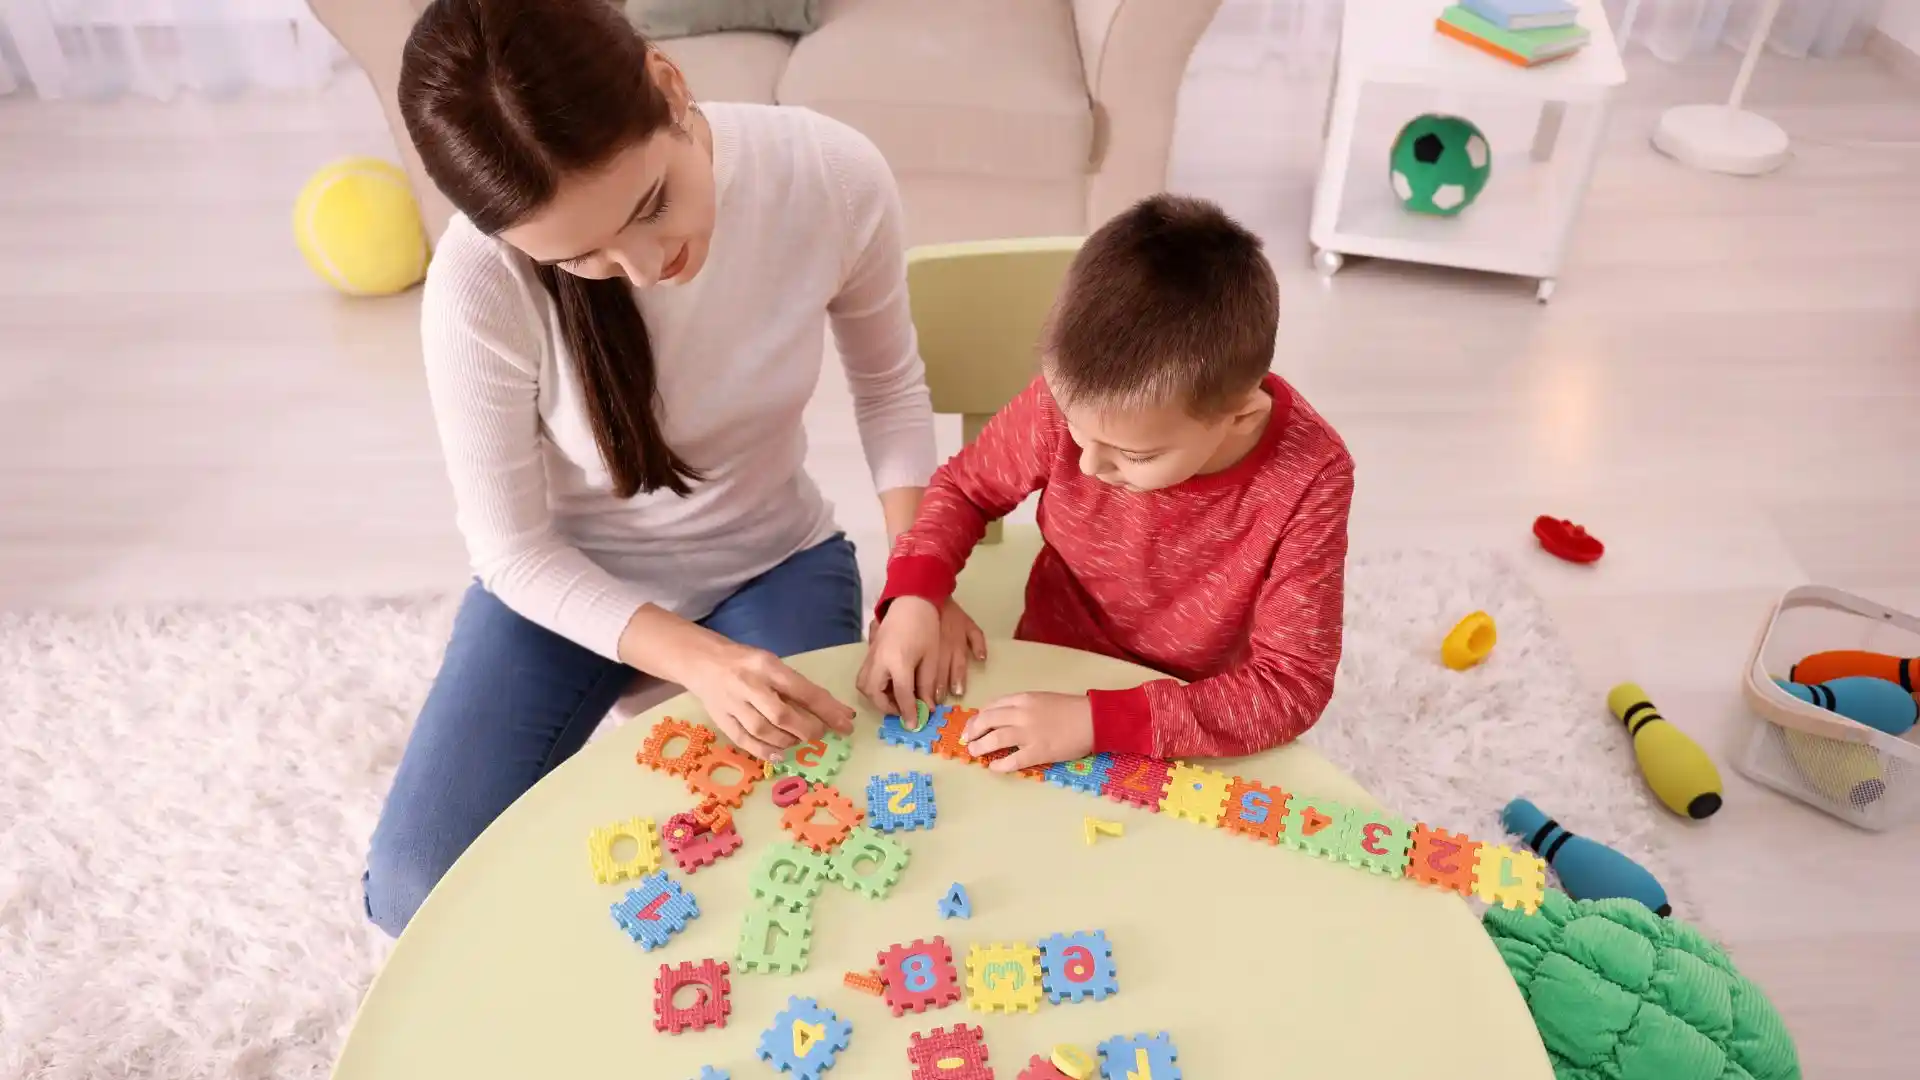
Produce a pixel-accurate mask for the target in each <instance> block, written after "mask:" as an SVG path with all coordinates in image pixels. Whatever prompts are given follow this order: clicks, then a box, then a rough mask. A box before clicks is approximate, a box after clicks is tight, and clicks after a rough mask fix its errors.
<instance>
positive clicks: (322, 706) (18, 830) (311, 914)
mask: <svg viewBox="0 0 1920 1080" xmlns="http://www.w3.org/2000/svg"><path fill="white" fill-rule="evenodd" d="M1348 583H1349V594H1350V600H1349V606H1348V617H1349V627H1348V631H1347V643H1346V662H1345V664H1344V665H1343V667H1342V669H1341V675H1340V683H1339V690H1338V693H1337V694H1336V695H1335V699H1334V702H1335V703H1334V705H1333V707H1332V709H1331V711H1330V712H1329V714H1328V716H1327V717H1326V718H1325V719H1324V720H1323V721H1322V722H1321V724H1320V725H1319V727H1318V728H1316V729H1315V731H1314V732H1313V733H1312V735H1311V736H1310V738H1311V740H1312V742H1313V743H1315V744H1316V745H1317V746H1319V747H1320V749H1321V750H1322V751H1324V752H1325V753H1327V754H1328V755H1329V756H1330V757H1332V758H1333V759H1334V760H1336V761H1338V762H1340V763H1342V764H1343V765H1345V766H1346V767H1347V768H1348V769H1350V770H1351V771H1352V772H1353V773H1354V775H1355V776H1356V777H1357V778H1358V779H1359V780H1360V781H1361V783H1363V784H1364V785H1365V786H1366V787H1368V788H1369V789H1370V790H1372V791H1373V792H1374V793H1375V794H1377V795H1378V796H1379V797H1380V798H1381V799H1382V800H1383V801H1384V802H1385V803H1386V804H1387V805H1389V806H1391V807H1394V808H1395V809H1397V810H1398V811H1400V812H1401V813H1403V814H1406V815H1408V816H1416V817H1421V818H1425V819H1427V820H1430V821H1432V822H1434V823H1435V824H1443V825H1445V826H1446V827H1448V828H1451V829H1453V830H1455V831H1465V832H1468V833H1470V834H1472V835H1475V836H1478V837H1481V838H1484V839H1493V838H1498V837H1499V836H1500V835H1501V834H1500V830H1499V826H1498V822H1497V818H1496V814H1497V813H1498V811H1499V808H1500V807H1501V806H1502V805H1503V804H1504V803H1505V802H1506V800H1507V799H1508V798H1510V797H1512V796H1514V795H1520V794H1527V795H1531V796H1533V797H1534V798H1535V799H1536V801H1538V802H1539V803H1540V805H1541V806H1542V808H1544V809H1546V810H1547V812H1548V813H1550V814H1555V815H1559V816H1560V817H1561V819H1562V820H1564V821H1566V822H1568V823H1569V824H1571V825H1572V827H1573V828H1574V829H1575V831H1578V832H1585V833H1588V834H1589V835H1593V836H1595V837H1596V838H1597V839H1602V840H1605V841H1607V842H1610V843H1612V844H1614V845H1616V846H1618V847H1620V848H1622V849H1623V850H1625V851H1627V852H1628V853H1630V854H1632V855H1634V856H1635V857H1637V858H1640V859H1641V860H1642V861H1643V862H1644V863H1645V864H1646V865H1647V867H1648V868H1649V869H1650V870H1652V871H1653V872H1654V874H1655V875H1656V876H1658V877H1660V879H1661V880H1662V881H1663V882H1665V883H1666V885H1667V887H1668V890H1669V892H1670V893H1672V894H1674V895H1675V897H1676V901H1675V904H1676V910H1677V912H1678V913H1679V914H1682V915H1686V914H1688V911H1687V909H1686V907H1685V904H1684V899H1683V898H1684V894H1685V890H1684V888H1683V887H1682V885H1681V882H1680V881H1679V879H1678V875H1677V874H1676V868H1675V867H1674V866H1672V865H1670V864H1669V863H1668V862H1667V861H1666V860H1665V859H1664V858H1662V857H1661V854H1660V852H1659V851H1658V850H1657V847H1656V841H1655V836H1656V834H1655V826H1656V823H1657V820H1658V819H1657V817H1656V811H1655V808H1654V804H1653V803H1652V801H1651V800H1650V799H1649V797H1648V796H1647V795H1645V794H1644V789H1643V787H1642V785H1641V783H1640V781H1639V778H1638V775H1637V773H1636V772H1635V770H1634V766H1633V761H1632V757H1631V754H1630V752H1629V750H1628V748H1627V745H1626V740H1625V739H1624V738H1622V737H1621V734H1620V732H1619V731H1618V730H1617V728H1616V726H1615V725H1613V724H1611V723H1609V722H1608V718H1607V716H1606V713H1605V708H1604V705H1603V703H1602V701H1601V698H1600V697H1599V696H1598V694H1597V693H1594V692H1588V691H1585V690H1583V689H1581V688H1580V686H1579V685H1578V680H1577V678H1576V676H1575V674H1574V670H1573V667H1572V665H1571V663H1570V662H1569V659H1568V657H1567V655H1566V652H1565V648H1564V646H1563V644H1562V643H1561V641H1560V639H1559V638H1558V636H1557V635H1556V634H1555V632H1554V629H1553V627H1552V625H1551V623H1550V621H1549V620H1548V618H1547V617H1546V614H1545V612H1544V610H1543V608H1542V606H1541V604H1540V602H1539V600H1538V598H1537V597H1536V596H1535V595H1534V594H1533V593H1532V591H1531V590H1530V589H1529V588H1528V587H1527V586H1526V585H1525V583H1524V582H1523V581H1522V580H1521V578H1520V576H1519V575H1518V573H1516V572H1515V570H1514V569H1513V568H1512V567H1510V566H1508V565H1507V564H1505V563H1504V562H1503V561H1501V560H1500V559H1499V558H1498V557H1496V556H1491V555H1487V556H1441V555H1434V554H1427V553H1414V552H1408V553H1399V554H1388V555H1381V556H1364V557H1358V558H1356V559H1355V560H1354V561H1353V563H1352V565H1351V568H1350V571H1349V578H1348ZM453 603H454V601H453V600H452V599H451V598H433V599H422V600H406V601H392V602H372V601H367V602H347V601H330V602H323V603H285V604H266V605H253V606H247V607H241V608H233V609H205V610H200V609H189V608H178V609H167V610H155V611H140V612H115V613H102V614H43V615H3V614H0V725H3V726H4V730H5V733H6V739H5V746H4V750H5V753H4V754H0V837H3V838H0V983H3V985H4V990H3V991H0V1077H4V1078H6V1080H13V1078H23V1080H24V1078H28V1077H32V1078H34V1080H82V1078H84V1080H116V1078H121V1077H127V1078H131V1077H140V1078H142V1080H151V1078H172V1077H182V1078H185V1077H193V1078H221V1080H225V1078H244V1080H266V1078H269V1077H271V1078H275V1080H295V1078H308V1077H313V1078H319V1077H325V1076H326V1075H327V1073H328V1071H329V1069H330V1067H331V1064H332V1060H333V1055H334V1053H335V1051H336V1049H337V1047H338V1046H339V1044H340V1040H341V1039H342V1037H343V1036H344V1034H345V1030H346V1027H347V1025H348V1024H349V1023H350V1022H351V1020H352V1017H353V1010H354V1007H355V1004H356V1003H357V1001H358V999H359V996H360V994H361V992H362V990H363V989H364V988H365V987H366V985H367V983H368V980H369V979H370V978H371V976H372V974H373V972H374V970H375V968H376V967H377V965H378V964H379V962H380V959H381V957H382V956H383V954H384V950H385V943H384V939H383V938H382V937H381V936H380V935H379V934H378V932H376V931H374V930H372V929H371V928H370V927H368V926H367V925H366V923H365V921H364V919H363V917H362V907H361V901H360V892H359V889H360V871H361V858H362V855H363V853H364V851H365V846H366V839H367V836H368V835H369V834H370V832H371V831H372V828H373V823H374V817H375V814H376V813H377V812H378V810H379V806H380V801H381V798H382V797H383V795H384V793H385V790H386V784H387V780H388V777H389V776H390V775H391V773H392V770H393V768H394V766H395V764H396V763H397V762H398V760H399V756H400V749H401V746H402V743H403V740H404V738H405V736H406V732H407V727H408V725H409V723H410V722H411V719H412V716H413V712H414V710H415V709H416V707H417V706H418V704H419V702H420V700H421V699H422V697H423V696H424V695H425V693H426V688H427V684H428V681H429V679H430V678H431V677H432V675H433V672H434V669H435V666H436V664H437V661H438V658H439V654H440V650H441V648H442V646H443V644H444V640H445V634H446V630H447V627H448V626H449V625H450V623H451V619H452V613H453ZM1476 608H1484V609H1485V610H1487V611H1489V612H1491V613H1492V614H1493V616H1494V617H1495V619H1496V620H1497V622H1498V624H1499V634H1500V640H1499V645H1498V647H1497V648H1496V650H1495V652H1494V655H1493V657H1492V659H1491V660H1489V661H1488V662H1487V663H1486V664H1484V665H1482V666H1481V667H1480V668H1479V669H1476V670H1474V671H1471V672H1468V673H1465V674H1455V673H1453V672H1449V671H1447V670H1446V669H1444V668H1442V667H1441V666H1440V664H1439V661H1438V647H1439V641H1440V638H1441V636H1442V635H1444V634H1445V632H1446V630H1447V629H1448V628H1450V627H1451V626H1452V625H1453V623H1454V622H1455V621H1456V620H1457V619H1458V618H1459V617H1460V616H1461V615H1463V614H1465V613H1466V612H1468V611H1472V610H1474V609H1476Z"/></svg>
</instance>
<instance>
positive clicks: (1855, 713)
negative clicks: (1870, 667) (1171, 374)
mask: <svg viewBox="0 0 1920 1080" xmlns="http://www.w3.org/2000/svg"><path fill="white" fill-rule="evenodd" d="M1773 681H1774V683H1775V684H1776V685H1778V686H1779V687H1780V689H1782V690H1785V691H1786V692H1787V693H1789V694H1792V695H1793V696H1794V697H1797V698H1799V699H1800V700H1801V701H1804V702H1807V703H1808V704H1811V705H1817V706H1819V707H1820V708H1822V709H1825V710H1827V711H1828V712H1836V713H1839V714H1840V715H1841V716H1844V717H1846V718H1847V719H1849V720H1853V721H1856V722H1858V723H1862V724H1865V725H1867V726H1868V727H1870V728H1874V729H1877V730H1879V731H1884V732H1886V733H1887V734H1889V735H1904V734H1906V733H1907V730H1908V729H1909V728H1911V727H1913V724H1914V720H1915V719H1916V716H1915V714H1916V713H1920V705H1916V704H1915V702H1914V699H1913V695H1912V694H1909V693H1907V691H1906V689H1905V688H1903V687H1902V686H1901V685H1900V684H1899V683H1896V682H1888V681H1887V680H1886V679H1876V678H1874V677H1873V676H1871V675H1848V676H1846V677H1845V678H1840V679H1828V680H1827V681H1826V682H1822V683H1797V682H1788V681H1787V680H1785V679H1782V678H1780V677H1779V676H1775V677H1774V680H1773Z"/></svg>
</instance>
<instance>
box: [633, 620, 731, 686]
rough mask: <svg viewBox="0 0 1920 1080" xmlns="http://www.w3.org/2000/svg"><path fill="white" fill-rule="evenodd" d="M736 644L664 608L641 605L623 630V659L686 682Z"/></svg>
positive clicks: (638, 668) (657, 674) (660, 675)
mask: <svg viewBox="0 0 1920 1080" xmlns="http://www.w3.org/2000/svg"><path fill="white" fill-rule="evenodd" d="M731 644H733V642H732V641H731V640H729V639H728V638H727V637H726V636H724V635H722V634H717V633H715V632H714V631H712V630H709V629H707V628H706V627H704V626H701V625H700V624H699V623H696V622H690V621H688V620H687V619H683V618H681V617H680V616H678V615H675V614H674V613H673V612H671V611H668V610H666V609H665V608H662V607H658V606H656V605H654V604H642V605H641V606H640V607H639V608H637V609H635V610H634V613H633V616H632V618H629V619H628V620H627V626H626V629H624V630H622V631H620V645H619V650H620V662H621V663H623V664H625V665H627V666H628V667H630V668H633V669H634V670H636V671H643V672H645V673H647V674H648V675H652V676H654V677H656V678H659V679H664V680H666V681H667V682H671V683H678V684H680V685H681V686H685V685H687V682H688V679H689V678H690V677H691V674H692V672H693V671H695V670H697V669H698V668H700V667H701V666H703V665H705V664H706V663H708V662H710V661H711V660H712V658H713V657H714V655H715V654H717V653H718V652H720V651H721V650H722V649H724V648H726V647H727V646H729V645H731Z"/></svg>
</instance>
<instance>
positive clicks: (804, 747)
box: [767, 731, 853, 784]
mask: <svg viewBox="0 0 1920 1080" xmlns="http://www.w3.org/2000/svg"><path fill="white" fill-rule="evenodd" d="M852 754H853V742H852V741H851V740H850V739H848V738H847V737H846V736H845V735H842V734H840V733H839V732H837V731H829V732H826V733H824V734H822V735H821V736H820V737H819V738H817V739H815V740H813V741H812V742H809V743H801V744H800V745H799V746H796V747H794V748H793V749H791V750H789V751H787V754H786V756H785V757H783V758H781V759H780V760H779V761H776V762H774V763H773V764H771V765H769V766H767V771H768V772H770V773H772V774H773V775H775V776H797V777H799V778H801V779H802V780H805V781H806V782H807V783H809V784H831V783H833V778H834V777H836V776H838V775H840V767H841V766H842V765H845V764H846V763H847V758H848V757H850V756H851V755H852Z"/></svg>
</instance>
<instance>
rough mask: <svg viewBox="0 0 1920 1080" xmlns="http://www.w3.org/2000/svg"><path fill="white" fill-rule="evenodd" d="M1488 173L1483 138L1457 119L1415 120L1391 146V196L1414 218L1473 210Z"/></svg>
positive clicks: (1490, 165) (1490, 157) (1490, 155)
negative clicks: (1396, 197)
mask: <svg viewBox="0 0 1920 1080" xmlns="http://www.w3.org/2000/svg"><path fill="white" fill-rule="evenodd" d="M1492 171H1493V153H1492V152H1491V151H1490V150H1488V149H1487V137H1486V136H1485V135H1482V134H1480V129H1479V128H1477V127H1474V126H1473V124H1472V123H1471V122H1470V121H1467V120H1462V119H1461V118H1460V117H1458V116H1442V115H1440V114H1439V113H1426V114H1425V115H1422V116H1416V117H1414V118H1413V119H1412V120H1411V121H1409V122H1408V123H1407V126H1406V127H1403V128H1401V129H1400V134H1399V135H1398V136H1396V137H1395V138H1394V140H1393V175H1392V180H1393V193H1394V194H1395V195H1398V196H1400V205H1402V206H1404V207H1406V208H1407V209H1409V210H1411V211H1413V212H1414V213H1416V214H1437V215H1439V216H1441V217H1452V216H1454V215H1455V214H1458V213H1459V212H1460V211H1462V210H1465V209H1466V208H1467V207H1469V206H1472V205H1473V200H1474V199H1475V198H1476V197H1478V196H1479V194H1480V189H1481V188H1483V187H1486V186H1487V175H1488V174H1489V173H1491V172H1492Z"/></svg>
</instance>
